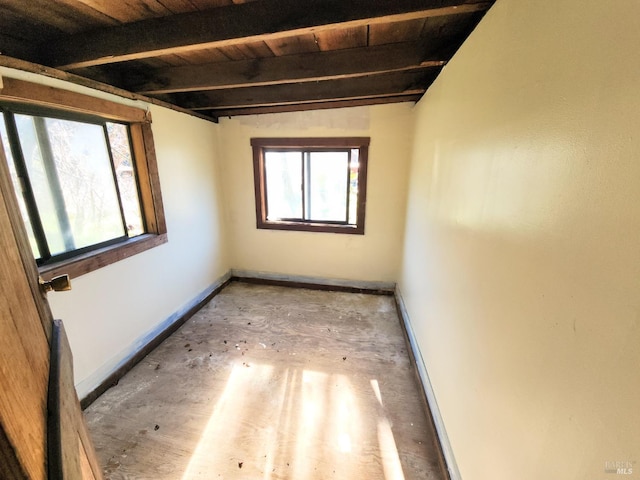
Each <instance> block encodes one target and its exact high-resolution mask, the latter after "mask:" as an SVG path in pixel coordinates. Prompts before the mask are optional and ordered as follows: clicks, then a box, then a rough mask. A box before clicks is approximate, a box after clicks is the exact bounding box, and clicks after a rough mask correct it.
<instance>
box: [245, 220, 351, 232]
mask: <svg viewBox="0 0 640 480" xmlns="http://www.w3.org/2000/svg"><path fill="white" fill-rule="evenodd" d="M257 227H258V228H260V229H265V230H292V231H298V232H322V233H343V234H347V235H364V226H362V227H358V226H356V225H335V224H331V223H310V222H309V223H306V222H283V221H279V222H268V221H267V222H258V225H257Z"/></svg>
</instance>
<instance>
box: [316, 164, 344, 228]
mask: <svg viewBox="0 0 640 480" xmlns="http://www.w3.org/2000/svg"><path fill="white" fill-rule="evenodd" d="M309 157H310V161H309V193H308V196H307V198H308V209H307V211H308V212H309V220H324V221H337V222H345V221H346V220H347V172H348V165H349V153H348V152H310V154H309Z"/></svg>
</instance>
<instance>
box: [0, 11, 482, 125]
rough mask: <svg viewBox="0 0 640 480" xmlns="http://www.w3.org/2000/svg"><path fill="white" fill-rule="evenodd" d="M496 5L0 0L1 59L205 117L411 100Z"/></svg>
mask: <svg viewBox="0 0 640 480" xmlns="http://www.w3.org/2000/svg"><path fill="white" fill-rule="evenodd" d="M494 1H495V0H109V1H105V0H28V1H25V0H0V53H1V55H3V56H5V58H6V57H13V58H17V59H20V60H25V61H28V62H32V63H36V64H40V65H44V66H47V67H54V68H56V69H59V70H63V71H66V72H69V73H72V74H75V75H79V76H82V77H86V78H89V79H92V80H96V81H99V82H103V83H106V84H108V85H111V86H115V87H118V88H122V89H125V90H128V91H130V92H134V93H138V94H142V95H145V96H147V97H151V98H155V99H158V100H161V101H164V102H168V103H170V104H173V105H176V106H178V107H181V108H185V109H188V110H191V111H193V112H197V113H198V114H199V115H204V116H207V117H210V118H212V119H217V118H218V117H220V116H231V115H243V114H256V113H270V112H281V111H299V110H311V109H319V108H333V107H342V106H350V105H372V104H377V103H389V102H400V101H417V100H418V99H419V98H420V97H421V96H422V94H423V93H424V92H425V91H426V89H427V88H428V87H429V85H431V83H432V82H433V81H434V80H435V78H436V77H437V75H438V73H439V72H440V70H441V69H442V68H443V66H444V65H446V63H447V62H448V61H449V60H450V58H451V57H452V55H453V54H454V53H455V51H456V50H457V49H458V48H459V46H460V45H461V44H462V42H463V41H464V40H465V39H466V38H467V36H468V35H469V34H470V33H471V31H472V30H473V28H474V27H475V26H476V25H477V23H478V22H479V21H480V19H481V18H482V16H483V15H484V14H485V12H486V11H487V10H488V9H489V8H490V7H491V5H492V4H493V3H494Z"/></svg>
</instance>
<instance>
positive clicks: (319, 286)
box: [231, 276, 393, 296]
mask: <svg viewBox="0 0 640 480" xmlns="http://www.w3.org/2000/svg"><path fill="white" fill-rule="evenodd" d="M231 281H233V282H241V283H252V284H257V285H273V286H277V287H289V288H306V289H307V290H324V291H328V292H347V293H364V294H367V295H387V296H391V295H393V290H387V289H383V288H364V287H350V286H348V285H330V284H326V283H314V282H299V281H295V280H276V279H271V278H258V277H243V276H232V277H231Z"/></svg>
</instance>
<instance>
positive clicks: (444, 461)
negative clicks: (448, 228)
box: [395, 288, 462, 480]
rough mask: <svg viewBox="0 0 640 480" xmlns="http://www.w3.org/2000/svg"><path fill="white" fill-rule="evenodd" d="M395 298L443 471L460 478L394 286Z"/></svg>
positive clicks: (423, 364) (419, 353) (405, 315)
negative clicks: (434, 434)
mask: <svg viewBox="0 0 640 480" xmlns="http://www.w3.org/2000/svg"><path fill="white" fill-rule="evenodd" d="M395 300H396V308H397V310H398V316H399V317H400V323H401V325H402V327H403V330H404V334H405V340H406V341H407V344H408V346H409V354H410V357H411V362H412V363H413V366H414V368H415V373H416V377H417V379H418V382H419V383H420V384H421V386H422V391H423V393H424V396H423V400H424V402H425V408H426V410H427V416H428V417H429V418H430V419H431V423H432V425H433V428H434V429H435V431H436V436H437V439H438V441H437V445H436V447H437V448H438V449H439V453H440V455H439V456H440V459H441V465H442V468H443V472H444V474H445V475H446V478H448V479H449V480H461V479H462V477H461V476H460V472H459V470H458V465H457V464H456V459H455V457H454V455H453V449H452V448H451V443H450V442H449V437H448V436H447V431H446V429H445V427H444V421H443V420H442V416H441V414H440V409H439V408H438V402H437V401H436V396H435V393H434V391H433V387H432V385H431V380H429V374H428V372H427V366H426V365H425V363H424V360H423V358H422V353H421V352H420V347H419V346H418V342H417V339H416V337H415V334H414V332H413V327H412V326H411V319H410V318H409V313H408V312H407V309H406V307H405V304H404V301H403V299H402V295H401V294H400V290H399V289H398V288H396V291H395Z"/></svg>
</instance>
